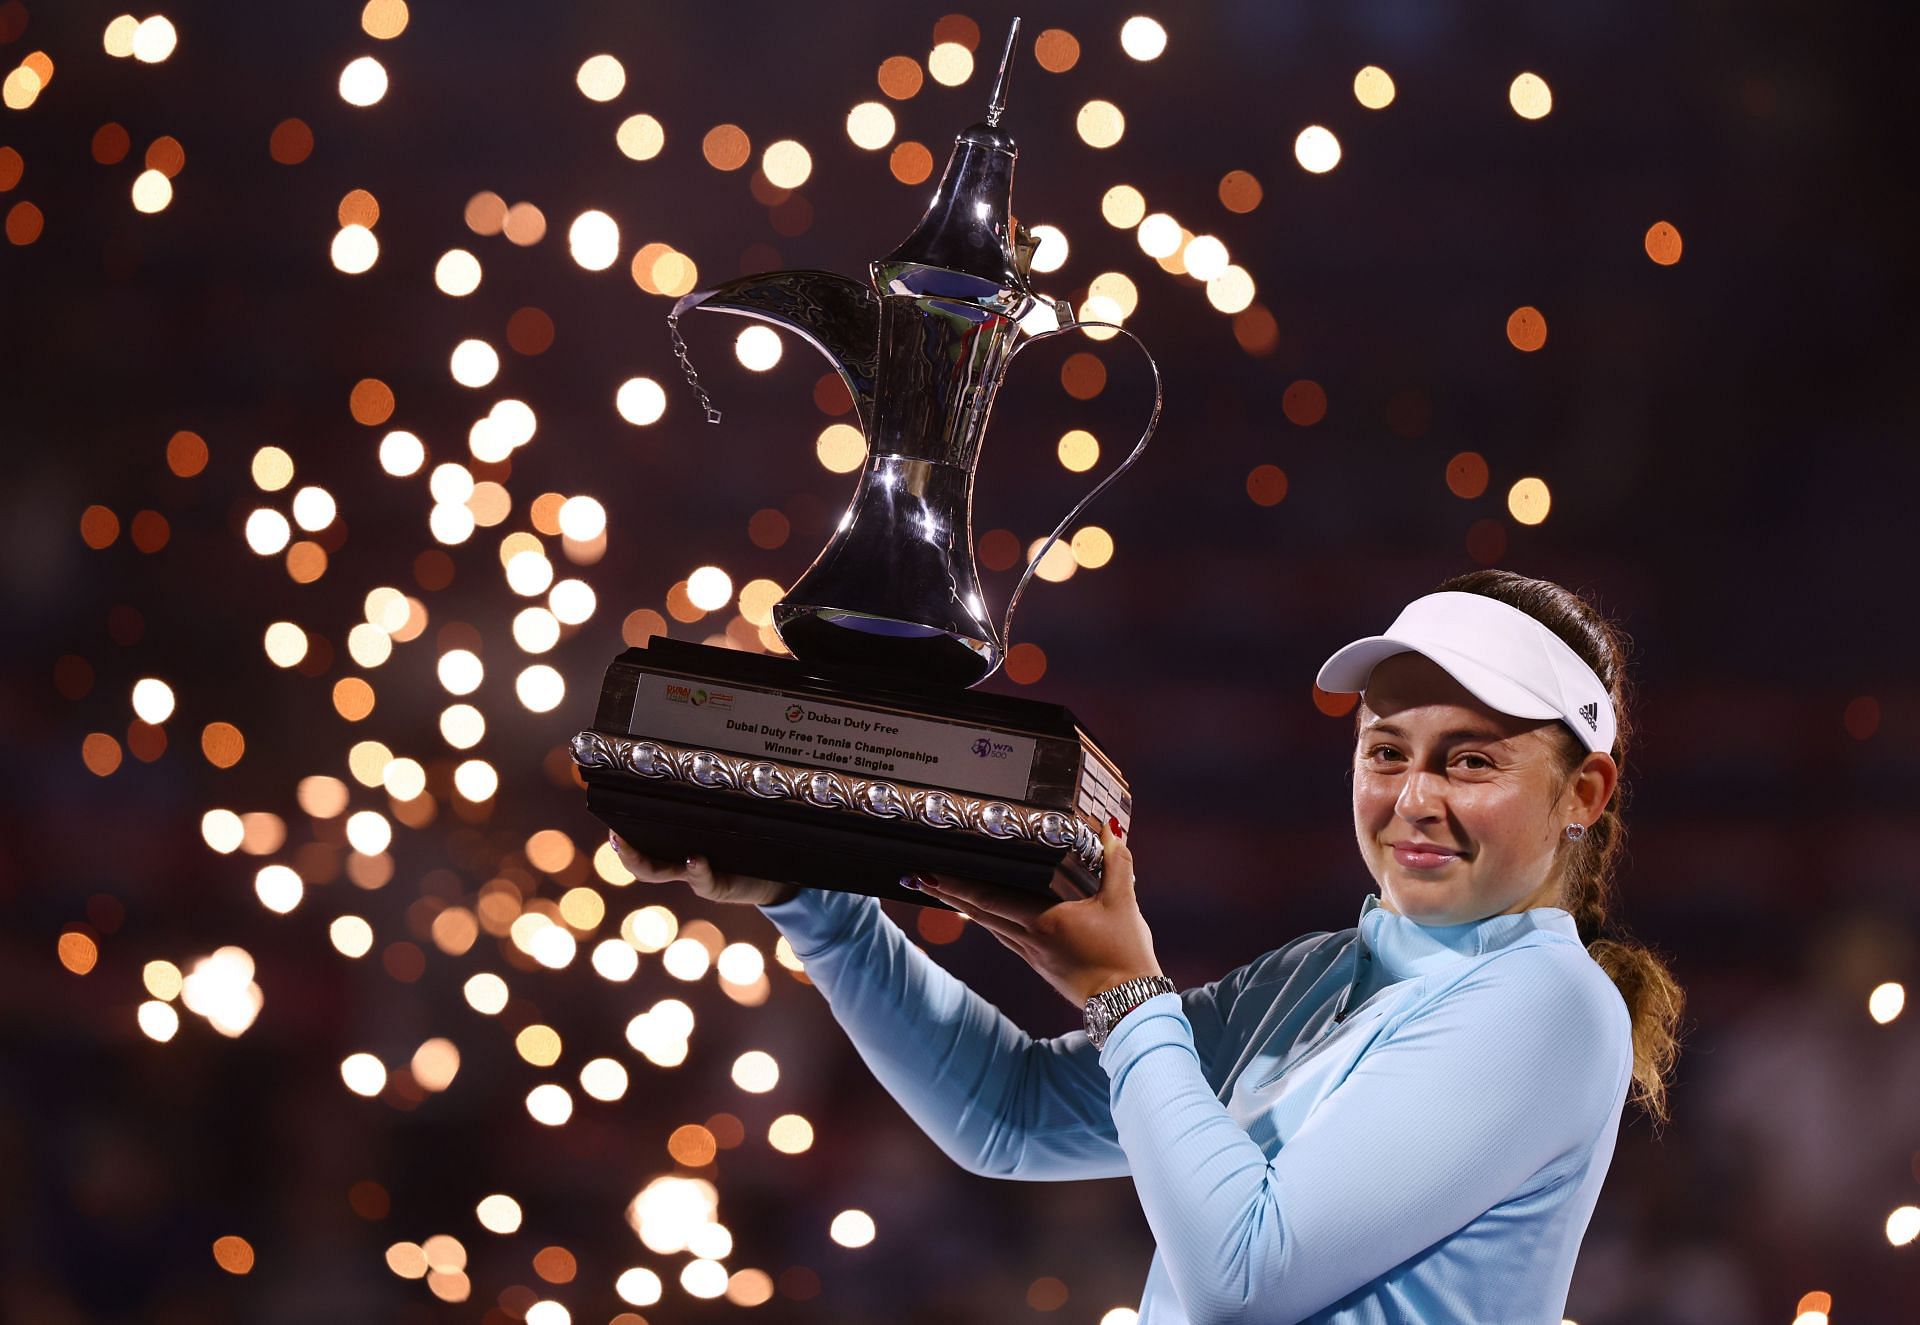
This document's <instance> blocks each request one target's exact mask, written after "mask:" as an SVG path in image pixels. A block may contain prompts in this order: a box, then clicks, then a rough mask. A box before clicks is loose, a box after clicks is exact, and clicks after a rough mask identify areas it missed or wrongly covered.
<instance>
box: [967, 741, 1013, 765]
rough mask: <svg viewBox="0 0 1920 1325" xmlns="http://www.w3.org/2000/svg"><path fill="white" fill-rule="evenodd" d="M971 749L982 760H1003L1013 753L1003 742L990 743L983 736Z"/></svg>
mask: <svg viewBox="0 0 1920 1325" xmlns="http://www.w3.org/2000/svg"><path fill="white" fill-rule="evenodd" d="M972 749H973V752H974V753H975V754H977V755H979V756H980V757H981V758H982V759H1005V758H1007V757H1008V756H1010V755H1011V754H1012V753H1013V747H1012V746H1011V745H1008V744H1007V743H1006V742H1005V741H990V740H988V739H987V738H986V737H984V736H982V737H981V738H980V739H979V740H977V741H975V742H974V743H973V746H972Z"/></svg>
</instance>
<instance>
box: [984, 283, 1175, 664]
mask: <svg viewBox="0 0 1920 1325" xmlns="http://www.w3.org/2000/svg"><path fill="white" fill-rule="evenodd" d="M1055 307H1056V308H1062V309H1063V308H1065V307H1066V305H1065V304H1056V305H1055ZM1068 316H1069V319H1071V317H1072V315H1071V313H1069V314H1068ZM1087 327H1104V328H1106V329H1108V330H1109V331H1117V332H1119V333H1120V334H1121V335H1122V336H1125V337H1126V338H1127V339H1128V340H1130V341H1132V342H1133V343H1134V344H1135V345H1136V346H1138V347H1139V349H1140V353H1141V354H1143V355H1145V356H1146V360H1147V367H1148V368H1150V369H1152V370H1153V413H1151V414H1150V415H1148V416H1147V428H1146V431H1145V432H1143V433H1141V434H1140V440H1139V441H1137V442H1135V443H1134V444H1133V450H1131V451H1129V452H1128V453H1127V458H1126V459H1125V460H1122V461H1121V462H1120V463H1119V464H1118V465H1117V466H1115V467H1114V470H1113V472H1112V473H1110V474H1108V475H1107V476H1106V477H1105V478H1103V479H1101V480H1100V481H1099V482H1098V483H1096V484H1094V485H1093V488H1092V490H1091V491H1089V492H1088V493H1087V495H1086V496H1084V497H1082V498H1081V499H1080V500H1079V501H1077V502H1075V503H1074V506H1073V509H1072V510H1070V511H1068V512H1067V514H1066V517H1065V518H1064V519H1062V520H1061V521H1060V523H1059V524H1057V525H1055V526H1054V527H1053V532H1052V533H1051V534H1048V535H1047V540H1046V542H1044V543H1042V544H1041V545H1040V550H1039V551H1038V552H1036V553H1034V555H1033V558H1032V560H1030V561H1028V562H1027V568H1026V569H1025V570H1024V571H1022V572H1020V582H1019V583H1018V584H1016V585H1014V586H1013V597H1011V598H1009V599H1008V600H1007V611H1006V615H1005V616H1004V617H1003V618H1002V620H1001V623H1000V643H1001V653H1000V657H1001V659H1002V661H1004V660H1005V658H1006V655H1007V650H1009V649H1011V648H1012V647H1013V609H1014V608H1016V607H1018V606H1020V595H1021V594H1023V593H1025V592H1026V589H1027V581H1028V580H1031V579H1032V578H1033V572H1034V570H1035V568H1036V567H1038V566H1039V565H1040V562H1041V560H1042V558H1044V557H1045V556H1046V555H1047V553H1048V552H1049V551H1051V550H1052V548H1053V545H1054V544H1055V543H1057V542H1059V541H1060V535H1061V534H1063V533H1065V532H1066V530H1067V526H1068V525H1070V524H1072V523H1073V522H1074V521H1075V520H1078V519H1079V518H1080V513H1081V512H1082V511H1084V510H1086V509H1087V507H1089V506H1091V505H1092V504H1093V499H1094V498H1096V497H1098V496H1099V495H1100V494H1101V493H1103V492H1105V491H1106V490H1107V485H1108V484H1110V483H1112V482H1113V481H1114V480H1115V479H1117V478H1119V477H1120V476H1121V475H1122V474H1124V473H1126V472H1127V471H1128V470H1129V469H1131V468H1133V462H1134V461H1136V460H1138V459H1139V458H1140V453H1141V452H1142V451H1145V450H1146V449H1147V440H1148V439H1149V438H1150V437H1152V436H1153V430H1154V429H1155V428H1157V427H1159V426H1160V406H1161V402H1162V397H1161V382H1160V365H1159V364H1157V363H1155V362H1154V359H1153V353H1152V351H1150V350H1148V349H1147V347H1146V344H1145V342H1143V341H1142V340H1141V339H1140V338H1139V337H1138V336H1136V335H1134V334H1133V333H1132V332H1131V331H1128V330H1127V329H1126V328H1125V327H1123V326H1120V325H1118V324H1117V323H1113V322H1077V321H1072V320H1069V321H1067V322H1065V323H1063V324H1061V325H1060V326H1058V327H1056V328H1054V329H1053V330H1052V331H1037V332H1034V333H1032V334H1030V335H1028V336H1027V337H1026V338H1025V339H1023V340H1022V341H1021V342H1020V343H1019V344H1018V345H1016V346H1014V349H1013V353H1012V354H1010V355H1008V356H1007V363H1008V364H1009V365H1011V364H1012V363H1013V361H1014V360H1015V359H1017V358H1019V357H1020V351H1022V350H1024V349H1026V348H1027V346H1029V345H1032V344H1033V343H1034V342H1035V341H1042V340H1048V339H1050V338H1052V337H1054V336H1061V335H1065V334H1066V333H1067V332H1069V331H1081V330H1084V329H1085V328H1087ZM994 670H995V671H998V670H999V664H997V663H996V664H995V666H994ZM989 675H991V673H989ZM981 679H982V680H985V679H986V678H985V677H982V678H981Z"/></svg>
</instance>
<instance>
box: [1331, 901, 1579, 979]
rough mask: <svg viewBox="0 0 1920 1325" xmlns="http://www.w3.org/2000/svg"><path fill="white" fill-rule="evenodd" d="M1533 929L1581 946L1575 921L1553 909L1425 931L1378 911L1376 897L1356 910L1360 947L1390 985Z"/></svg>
mask: <svg viewBox="0 0 1920 1325" xmlns="http://www.w3.org/2000/svg"><path fill="white" fill-rule="evenodd" d="M1536 929H1541V930H1546V931H1547V932H1549V933H1553V934H1564V935H1566V936H1567V937H1568V938H1570V939H1572V940H1573V941H1574V942H1575V943H1578V942H1579V941H1580V936H1579V931H1578V929H1577V928H1576V927H1575V925H1574V921H1573V916H1572V915H1570V914H1569V913H1568V912H1567V911H1565V910H1564V909H1562V908H1560V907H1557V906H1536V907H1533V908H1531V909H1530V910H1526V911H1515V912H1513V913H1511V914H1509V915H1498V916H1488V917H1487V918H1486V919H1484V920H1473V921H1469V922H1467V923H1466V924H1464V925H1423V924H1420V923H1419V922H1418V921H1416V920H1411V919H1409V918H1407V917H1406V916H1403V915H1399V914H1397V913H1396V912H1393V911H1389V910H1387V909H1386V908H1385V907H1383V906H1381V905H1380V895H1379V894H1378V893H1370V894H1368V896H1367V900H1366V901H1365V902H1363V903H1361V905H1360V923H1359V940H1360V946H1361V948H1362V950H1363V951H1366V952H1369V953H1371V954H1372V955H1373V957H1374V958H1375V960H1376V961H1377V962H1378V964H1379V968H1380V972H1381V974H1382V975H1383V976H1385V977H1386V979H1387V980H1389V981H1394V980H1406V979H1410V978H1412V977H1413V976H1419V975H1427V974H1430V973H1432V972H1434V971H1438V970H1441V969H1443V968H1445V967H1447V966H1451V965H1452V964H1453V963H1455V962H1458V961H1463V960H1465V959H1466V958H1468V957H1477V956H1479V955H1481V954H1482V953H1487V952H1492V951H1494V950H1495V949H1497V948H1504V947H1506V946H1507V945H1509V944H1511V943H1513V942H1515V941H1517V940H1518V939H1519V938H1520V937H1521V936H1522V935H1524V934H1527V933H1529V932H1530V931H1533V930H1536Z"/></svg>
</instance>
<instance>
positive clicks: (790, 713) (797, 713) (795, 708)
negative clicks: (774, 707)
mask: <svg viewBox="0 0 1920 1325" xmlns="http://www.w3.org/2000/svg"><path fill="white" fill-rule="evenodd" d="M806 716H807V711H806V710H805V709H803V708H801V707H800V706H799V705H798V704H789V705H787V721H788V722H798V721H800V719H802V718H804V717H806Z"/></svg>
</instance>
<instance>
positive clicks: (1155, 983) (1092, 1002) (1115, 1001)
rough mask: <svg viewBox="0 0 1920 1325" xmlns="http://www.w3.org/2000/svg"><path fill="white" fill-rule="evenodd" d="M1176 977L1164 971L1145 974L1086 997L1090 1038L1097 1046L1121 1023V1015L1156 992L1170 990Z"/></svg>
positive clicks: (1170, 991) (1172, 988)
mask: <svg viewBox="0 0 1920 1325" xmlns="http://www.w3.org/2000/svg"><path fill="white" fill-rule="evenodd" d="M1173 991H1174V984H1173V981H1171V980H1169V979H1168V978H1167V977H1166V976H1164V975H1143V976H1140V977H1139V978H1138V979H1134V980H1129V981H1127V982H1126V983H1125V984H1120V985H1115V986H1114V987H1113V988H1112V989H1109V990H1106V991H1104V992H1102V993H1098V994H1095V995H1094V996H1093V997H1092V998H1090V999H1088V1000H1087V1040H1088V1042H1090V1043H1091V1044H1092V1045H1093V1047H1094V1048H1096V1049H1098V1048H1099V1047H1100V1046H1102V1045H1104V1044H1105V1043H1106V1042H1107V1036H1108V1035H1109V1034H1111V1033H1112V1031H1113V1028H1114V1027H1115V1026H1117V1025H1119V1024H1120V1018H1122V1017H1124V1016H1126V1015H1127V1014H1128V1013H1129V1012H1131V1011H1133V1010H1134V1009H1135V1008H1137V1007H1139V1006H1140V1005H1141V1004H1142V1003H1144V1002H1146V1001H1147V1000H1148V999H1150V998H1152V997H1153V996H1154V995H1155V994H1171V993H1172V992H1173Z"/></svg>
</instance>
